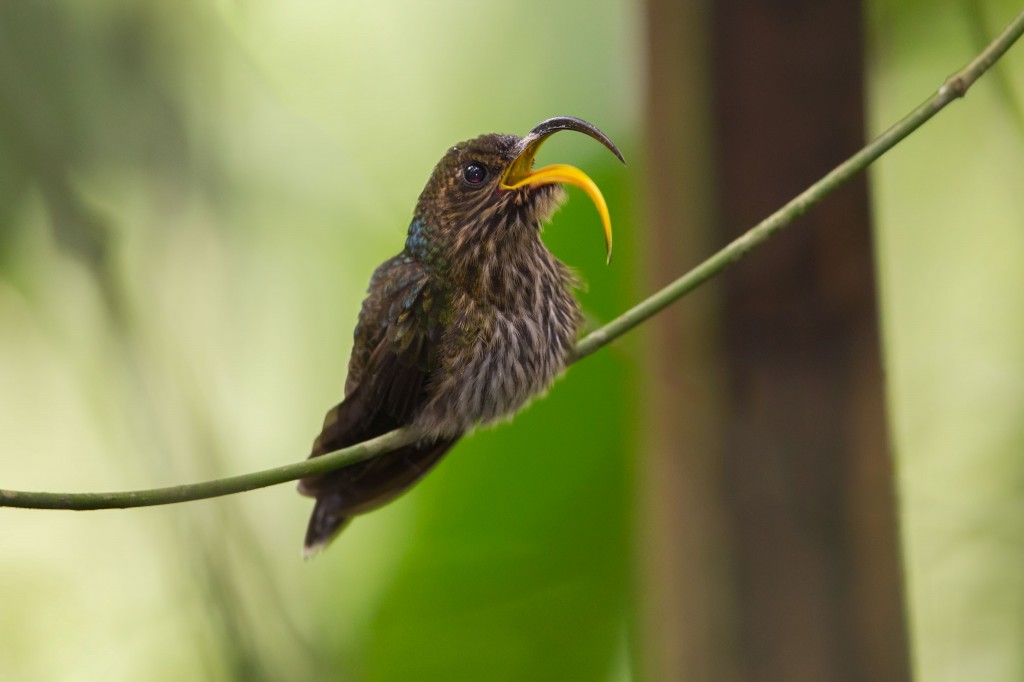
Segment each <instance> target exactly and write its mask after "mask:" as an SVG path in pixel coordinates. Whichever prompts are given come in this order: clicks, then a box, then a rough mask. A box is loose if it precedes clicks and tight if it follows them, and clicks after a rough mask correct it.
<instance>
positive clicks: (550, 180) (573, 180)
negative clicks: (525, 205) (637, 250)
mask: <svg viewBox="0 0 1024 682" xmlns="http://www.w3.org/2000/svg"><path fill="white" fill-rule="evenodd" d="M559 130H575V131H576V132H579V133H583V134H584V135H588V136H590V137H592V138H594V139H595V140H597V141H598V142H600V143H601V144H603V145H604V146H605V147H607V148H608V149H609V151H611V153H612V154H615V156H616V158H618V160H619V161H621V162H622V163H626V160H625V159H623V158H622V154H621V153H620V152H619V150H618V148H617V147H616V146H615V144H614V143H612V141H611V140H609V139H608V136H607V135H605V134H604V133H602V132H601V131H600V130H598V129H597V127H596V126H593V125H591V124H590V123H587V122H586V121H583V120H580V119H578V118H573V117H572V116H558V117H555V118H549V119H548V120H546V121H543V122H542V123H540V124H539V125H537V126H536V127H534V129H533V130H531V131H530V132H529V133H527V135H526V137H524V138H523V139H522V141H521V142H520V143H519V150H518V153H517V154H516V158H515V159H514V160H513V161H512V163H511V164H510V165H509V167H508V170H507V171H505V175H504V176H503V177H502V178H501V185H500V186H501V188H502V189H505V190H511V189H519V188H520V187H527V186H529V187H539V186H541V185H553V184H563V185H572V186H574V187H579V188H580V189H582V190H583V191H584V192H586V193H587V196H589V197H590V200H591V201H593V202H594V206H596V207H597V212H598V213H599V214H600V215H601V223H602V225H603V226H604V242H605V247H606V249H607V260H608V261H611V258H612V220H611V217H610V216H609V215H608V204H607V203H605V200H604V196H603V195H602V194H601V190H600V189H598V187H597V184H596V183H595V182H594V181H593V180H591V179H590V177H589V176H588V175H587V174H586V173H584V172H583V171H581V170H580V169H579V168H576V167H574V166H567V165H565V164H554V165H551V166H544V167H543V168H539V169H537V170H533V160H534V157H536V156H537V150H539V149H540V146H541V145H542V144H544V140H546V139H548V138H549V137H550V136H551V135H552V134H554V133H556V132H558V131H559Z"/></svg>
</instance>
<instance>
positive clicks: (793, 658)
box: [713, 0, 909, 682]
mask: <svg viewBox="0 0 1024 682" xmlns="http://www.w3.org/2000/svg"><path fill="white" fill-rule="evenodd" d="M714 8H715V16H714V22H713V25H714V28H713V34H714V36H715V39H714V46H715V47H714V52H713V54H714V59H713V63H714V69H715V72H714V83H715V89H716V95H715V102H716V122H717V130H716V141H717V158H718V159H719V172H720V175H719V180H720V182H719V185H718V207H719V218H720V221H719V227H720V229H721V233H720V234H721V241H722V242H725V241H727V240H730V239H732V238H733V237H735V236H737V235H739V234H740V233H741V232H743V231H744V230H746V229H747V228H748V227H750V226H751V225H752V224H754V223H755V222H757V221H758V220H759V219H761V218H763V217H764V216H765V215H767V214H768V213H769V212H771V211H772V210H774V209H775V208H777V207H778V206H780V205H781V204H782V203H783V202H785V201H786V200H788V199H789V198H791V197H792V196H793V195H795V194H796V193H797V192H799V191H800V190H801V189H803V188H804V187H805V186H806V185H808V184H809V183H811V182H812V181H813V180H815V179H816V178H818V177H819V176H821V175H823V174H824V173H825V172H826V171H828V170H829V169H830V168H831V167H832V166H834V165H835V164H837V163H838V162H839V161H841V160H842V159H843V158H845V157H846V156H848V155H849V154H851V153H852V152H853V151H854V150H856V149H857V148H858V147H860V146H861V145H863V143H864V135H865V131H864V120H863V112H864V69H863V63H864V56H863V52H862V46H863V45H864V36H863V26H862V21H861V15H862V11H863V9H862V7H861V6H860V3H857V2H849V1H848V0H795V1H787V2H773V3H764V2H760V1H759V0H731V1H730V2H724V3H715V4H714ZM874 284H875V279H874V271H873V261H872V247H871V223H870V211H869V204H868V193H867V182H866V179H865V177H864V176H860V177H859V178H857V179H856V180H855V181H854V182H853V183H851V184H850V185H848V186H847V187H845V188H844V189H842V190H840V191H839V192H837V193H836V194H834V195H833V196H831V197H830V198H829V199H828V200H827V201H825V202H824V203H823V204H822V205H821V206H819V207H818V208H815V209H814V210H813V211H811V212H810V213H809V214H808V215H807V216H805V217H803V218H801V219H800V221H799V224H798V225H794V226H793V227H792V228H791V229H790V231H788V232H787V233H786V234H784V235H781V236H780V237H779V238H777V239H775V240H773V241H772V242H771V243H769V244H767V245H766V246H765V247H764V248H762V249H760V250H759V251H758V253H757V254H756V255H755V256H753V257H751V258H749V259H747V261H746V262H745V263H743V264H742V265H740V266H739V267H738V268H736V269H734V270H733V271H732V272H730V273H729V274H728V275H727V276H726V277H725V280H724V285H723V286H724V300H723V303H724V307H723V313H722V340H723V349H724V352H725V354H726V363H725V366H726V372H727V375H728V379H727V383H726V387H727V388H726V398H725V403H726V404H725V410H726V412H727V414H728V419H729V423H728V424H727V426H726V434H727V435H726V446H725V449H726V452H727V455H726V457H727V459H726V467H727V470H726V475H725V478H726V480H727V481H728V484H729V489H730V491H731V494H730V508H731V517H732V524H733V530H732V532H733V538H734V540H733V541H734V543H735V544H734V546H735V551H736V555H735V559H736V564H735V566H736V568H735V575H736V578H737V585H736V587H737V599H736V604H737V607H738V608H737V623H738V628H739V630H738V638H739V639H738V641H739V647H738V650H739V651H740V652H741V656H740V666H741V671H742V675H741V676H742V677H743V678H744V679H757V680H786V681H787V682H793V681H799V680H809V681H810V680H900V679H906V678H908V677H909V669H908V662H907V653H906V636H905V621H904V615H903V596H902V586H901V577H902V576H901V570H900V558H899V548H898V533H897V523H896V512H895V498H894V494H893V488H894V483H893V477H892V463H891V460H890V453H889V450H888V444H887V437H886V428H885V426H886V425H885V405H884V385H883V381H882V371H881V360H880V352H879V335H878V323H877V319H878V312H877V304H876V299H875V291H874Z"/></svg>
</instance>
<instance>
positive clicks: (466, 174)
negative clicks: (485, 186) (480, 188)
mask: <svg viewBox="0 0 1024 682" xmlns="http://www.w3.org/2000/svg"><path fill="white" fill-rule="evenodd" d="M462 179H463V180H465V181H466V184H467V185H474V186H475V185H479V184H480V183H482V182H483V181H484V180H486V179H487V168H486V167H485V166H482V165H481V164H479V163H470V164H466V167H465V168H463V169H462Z"/></svg>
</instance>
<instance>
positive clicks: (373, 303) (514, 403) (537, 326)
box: [299, 117, 622, 555]
mask: <svg viewBox="0 0 1024 682" xmlns="http://www.w3.org/2000/svg"><path fill="white" fill-rule="evenodd" d="M557 130H578V131H580V132H584V133H586V134H588V135H590V136H591V137H594V138H595V139H597V140H599V141H601V142H602V143H603V144H605V146H607V147H608V148H609V149H611V150H612V151H613V152H614V153H615V154H616V156H618V157H619V158H620V159H621V158H622V157H621V155H620V154H619V152H618V150H617V149H616V148H615V146H614V145H613V144H612V143H611V142H610V141H609V140H608V138H607V137H606V136H604V134H603V133H601V132H600V131H598V130H597V129H596V128H595V127H593V126H591V125H590V124H587V123H584V122H583V121H580V120H579V119H573V118H568V117H563V118H555V119H549V120H548V121H545V122H544V123H542V124H540V125H538V126H537V127H536V128H534V129H533V131H531V133H530V134H529V135H527V136H526V137H525V138H522V139H520V138H518V137H515V136H512V135H496V134H491V135H483V136H481V137H478V138H475V139H473V140H469V141H467V142H463V143H461V144H458V145H456V146H454V147H452V148H451V149H449V150H448V152H447V153H446V154H445V155H444V157H443V158H442V159H441V161H440V162H439V163H438V164H437V166H436V167H435V168H434V171H433V173H432V174H431V177H430V180H429V181H428V182H427V185H426V187H425V188H424V190H423V192H422V194H421V195H420V198H419V201H418V202H417V205H416V210H415V213H414V215H413V220H412V223H411V225H410V227H409V233H408V237H407V239H406V243H405V248H404V250H403V251H402V252H401V253H400V254H398V255H397V256H395V257H394V258H391V259H390V260H388V261H386V262H385V263H384V264H382V265H381V266H380V267H378V268H377V270H376V272H374V275H373V278H372V279H371V281H370V287H369V295H368V296H367V298H366V300H365V301H364V302H363V306H362V310H361V311H360V314H359V323H358V325H357V326H356V330H355V342H354V346H353V350H352V356H351V359H350V361H349V371H348V379H347V381H346V383H345V399H344V400H343V401H342V402H341V403H340V404H339V405H337V406H336V407H334V408H333V409H332V410H331V411H330V412H328V413H327V417H326V418H325V419H324V425H323V430H322V431H321V433H320V435H319V436H318V437H317V439H316V441H315V442H314V444H313V451H312V454H311V455H310V456H311V457H316V456H318V455H322V454H325V453H327V452H332V451H334V450H338V449H340V448H343V447H346V446H348V445H353V444H355V443H358V442H361V441H364V440H367V439H369V438H372V437H374V436H378V435H381V434H383V433H386V432H388V431H391V430H393V429H396V428H398V427H401V426H413V427H414V428H417V429H419V430H420V431H422V433H423V437H422V438H421V439H420V440H418V441H417V442H415V443H413V444H412V445H407V446H405V447H401V448H398V449H397V450H394V451H393V452H389V453H385V454H383V455H380V456H378V457H375V458H373V459H371V460H368V461H365V462H361V463H358V464H356V465H353V466H349V467H347V468H344V469H340V470H338V471H334V472H331V473H328V474H324V475H321V476H315V477H311V478H306V479H303V480H302V481H301V482H300V484H299V490H300V492H302V493H303V494H305V495H310V496H314V497H316V498H317V502H316V506H315V507H314V510H313V514H312V516H311V518H310V522H309V528H308V530H307V533H306V539H305V552H306V554H307V555H309V554H312V553H315V552H316V551H317V550H319V549H320V548H322V547H323V546H325V545H326V544H327V543H328V542H329V541H330V540H331V539H332V538H333V537H334V536H335V535H336V534H337V533H338V532H339V531H340V530H341V529H342V528H343V527H344V526H345V524H346V523H347V522H348V520H349V519H350V518H351V517H352V516H353V515H355V514H361V513H365V512H367V511H371V510H372V509H376V508H377V507H379V506H381V505H383V504H385V503H387V502H389V501H390V500H392V499H394V498H395V497H397V496H398V495H400V494H401V493H403V492H404V491H406V490H407V489H408V488H409V487H410V486H411V485H413V484H414V483H415V482H416V481H418V480H419V479H420V478H421V477H422V476H423V475H424V474H426V473H427V472H428V471H429V470H430V469H431V468H432V467H433V466H434V465H435V464H436V463H437V462H438V461H439V460H440V459H441V457H442V456H443V455H444V454H445V453H446V452H447V451H448V450H449V449H450V448H451V447H452V446H453V445H454V444H455V442H456V441H457V440H458V439H459V437H461V436H462V434H464V433H466V432H467V431H469V430H470V429H472V428H473V427H474V426H476V425H478V424H487V423H491V422H494V421H496V420H499V419H502V418H505V417H509V416H511V415H512V414H514V413H515V412H516V411H517V410H519V409H520V408H521V407H523V406H524V405H525V404H526V403H527V402H528V401H529V400H530V399H531V398H532V397H534V396H536V395H538V394H540V393H543V392H544V391H545V390H547V388H548V387H549V386H550V385H551V383H552V382H553V381H554V380H555V379H556V378H557V377H558V375H559V374H561V373H562V371H563V370H564V369H565V367H566V364H567V363H568V361H569V360H570V358H571V356H572V352H573V347H574V342H575V340H576V338H577V336H578V334H579V331H580V326H581V322H582V317H581V314H580V309H579V305H578V304H577V302H576V299H575V297H574V296H573V294H572V290H573V288H574V287H575V286H576V284H577V280H576V278H575V277H574V275H573V274H572V272H571V271H570V270H569V269H568V268H567V267H566V266H565V265H563V264H562V263H561V262H560V261H559V260H558V259H556V258H555V257H554V256H553V255H552V254H551V252H549V251H548V250H547V248H546V247H545V246H544V243H543V242H542V241H541V238H540V231H541V227H542V225H543V224H544V223H545V222H547V221H548V220H549V219H550V217H551V215H552V214H553V213H554V211H555V210H556V209H557V208H558V206H559V205H560V204H561V203H562V201H564V198H565V192H564V190H563V189H562V188H561V187H560V186H559V184H557V183H569V184H576V185H579V186H583V187H584V189H586V190H587V192H588V193H589V194H591V197H592V198H594V200H595V202H596V203H597V204H598V207H599V209H600V210H601V211H602V217H603V218H604V219H605V222H606V224H605V229H606V237H607V238H608V239H609V248H610V226H609V225H608V223H607V209H606V208H604V202H603V199H602V198H601V197H600V193H599V192H598V191H597V189H596V186H594V185H593V182H592V181H590V180H589V178H586V176H585V175H583V173H582V172H581V171H578V170H576V169H574V168H571V167H568V166H550V167H548V168H545V169H540V170H538V171H532V170H531V168H532V162H533V156H534V155H535V154H536V151H537V149H538V148H539V146H540V144H541V143H542V142H543V141H544V139H546V138H547V137H548V136H549V135H551V134H552V133H553V132H555V131H557ZM517 183H518V184H517Z"/></svg>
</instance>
